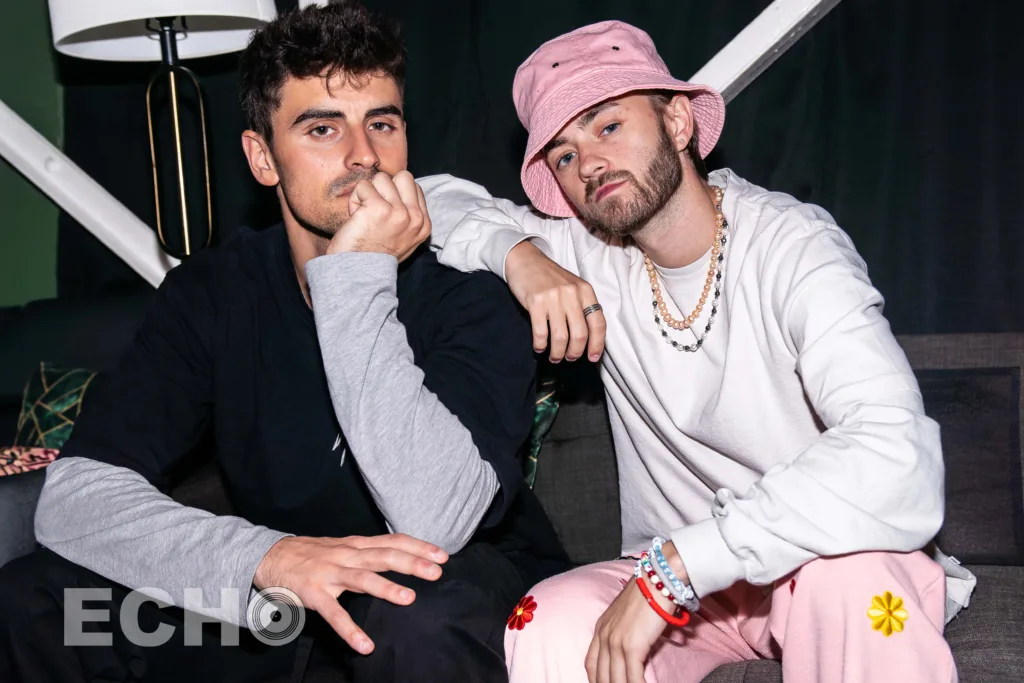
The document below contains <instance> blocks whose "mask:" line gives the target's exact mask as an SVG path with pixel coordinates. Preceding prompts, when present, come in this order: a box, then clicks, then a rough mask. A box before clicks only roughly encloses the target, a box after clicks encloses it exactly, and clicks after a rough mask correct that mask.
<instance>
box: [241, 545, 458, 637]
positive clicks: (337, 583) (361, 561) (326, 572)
mask: <svg viewBox="0 0 1024 683" xmlns="http://www.w3.org/2000/svg"><path fill="white" fill-rule="evenodd" d="M447 560H448V554H447V553H446V552H444V551H443V550H441V549H440V548H438V547H437V546H434V545H431V544H430V543H425V542H423V541H419V540H417V539H415V538H412V537H410V536H406V535H405V534H388V535H386V536H372V537H362V536H350V537H348V538H311V537H307V536H295V537H285V538H282V539H281V540H280V541H278V542H277V543H275V544H274V545H273V546H272V547H271V548H270V550H269V551H268V552H267V554H266V555H265V556H264V558H263V561H262V562H260V566H259V567H258V568H257V569H256V575H255V577H254V578H253V585H255V586H256V588H258V589H261V590H262V589H264V588H267V587H269V586H281V587H283V588H288V589H290V590H292V591H294V592H295V594H296V595H298V596H299V599H300V600H302V604H303V606H305V607H306V608H308V609H312V610H316V611H317V612H319V613H320V616H322V617H323V618H324V620H325V621H326V622H327V623H329V624H330V625H331V627H332V628H333V629H334V630H335V631H336V632H337V633H338V635H339V636H341V637H342V639H343V640H344V641H345V642H346V643H348V644H349V645H351V646H352V648H353V649H354V650H355V651H356V652H360V653H362V654H364V655H365V654H369V653H370V652H372V651H373V641H372V640H370V639H369V638H368V637H367V635H366V633H365V632H363V630H362V629H361V628H359V627H358V626H356V624H355V622H354V621H352V618H351V617H350V616H349V615H348V612H346V611H345V610H344V609H342V607H341V605H340V604H338V596H340V595H341V594H342V593H343V592H345V591H352V592H355V593H366V594H367V595H372V596H374V597H378V598H380V599H382V600H387V601H388V602H393V603H395V604H396V605H408V604H410V603H412V602H413V600H415V599H416V595H415V593H414V592H413V591H412V590H410V589H408V588H405V587H403V586H399V585H398V584H396V583H394V582H393V581H389V580H387V579H385V578H384V577H383V576H380V574H378V572H384V571H395V572H400V573H402V574H408V575H410V576H418V577H420V578H421V579H426V580H427V581H435V580H437V579H438V578H440V576H441V567H440V566H439V565H440V564H442V563H444V562H446V561H447Z"/></svg>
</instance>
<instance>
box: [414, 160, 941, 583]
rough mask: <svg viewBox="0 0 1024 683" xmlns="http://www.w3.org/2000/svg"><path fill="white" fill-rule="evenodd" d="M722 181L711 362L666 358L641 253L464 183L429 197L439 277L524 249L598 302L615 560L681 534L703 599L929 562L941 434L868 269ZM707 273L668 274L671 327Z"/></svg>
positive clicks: (846, 250)
mask: <svg viewBox="0 0 1024 683" xmlns="http://www.w3.org/2000/svg"><path fill="white" fill-rule="evenodd" d="M711 183H712V184H714V185H717V186H719V187H721V188H723V189H724V190H725V194H724V199H723V202H722V209H723V212H724V213H725V217H726V220H727V222H728V225H729V231H728V233H727V235H728V239H727V242H726V245H725V261H724V275H723V279H722V282H723V283H724V284H723V288H722V296H721V300H720V302H719V310H718V315H717V318H716V320H715V323H714V325H713V327H712V328H711V331H710V333H709V334H708V337H707V340H706V341H705V342H704V345H703V348H701V349H699V350H698V351H697V352H696V353H689V352H680V351H677V350H675V349H674V348H673V347H672V346H670V345H669V344H666V343H665V340H664V339H663V337H662V334H661V332H660V330H659V328H658V326H657V324H656V323H655V320H654V309H653V307H652V293H651V287H650V282H649V279H648V276H647V272H646V269H645V268H644V263H643V255H642V254H641V253H640V251H639V250H638V249H637V248H636V247H635V246H633V245H632V244H631V243H628V242H627V243H626V244H625V245H624V244H623V242H622V241H621V240H617V239H612V240H608V239H602V238H599V237H598V236H595V235H593V234H591V233H590V232H589V231H588V230H587V229H586V228H585V227H584V226H583V225H582V224H581V223H580V222H579V221H578V220H576V219H575V218H571V219H549V218H545V217H542V216H541V215H539V214H537V213H534V212H532V211H531V210H530V209H528V208H527V207H521V206H516V205H514V204H512V203H511V202H509V201H507V200H501V199H494V198H492V197H491V196H490V194H488V193H487V191H486V190H485V189H484V188H482V187H480V186H478V185H475V184H473V183H470V182H467V181H464V180H459V179H456V178H452V177H450V176H433V177H430V178H427V179H423V180H421V181H420V184H421V185H422V186H423V188H424V190H425V191H426V196H427V204H428V210H429V212H430V215H431V218H432V219H433V224H434V226H435V230H437V229H438V227H440V226H443V229H448V228H452V229H451V230H450V232H447V233H445V232H443V231H442V232H436V233H435V235H434V238H433V239H434V242H435V245H437V246H438V247H443V250H442V251H441V253H440V259H441V261H442V262H443V263H445V264H447V265H449V266H452V267H455V268H457V269H460V270H481V269H488V270H491V271H492V272H494V273H497V274H499V275H502V274H503V273H504V263H505V257H506V255H507V254H508V251H509V250H510V249H511V248H512V247H513V246H514V245H515V244H517V243H518V242H520V241H522V240H523V239H525V238H526V237H524V233H525V234H526V235H529V236H533V237H534V238H535V244H537V246H538V247H540V248H542V249H544V250H545V252H546V253H547V254H548V255H549V256H550V257H551V258H553V259H554V260H555V261H556V262H557V263H558V264H560V265H561V266H563V267H564V268H566V269H568V270H570V271H572V272H573V273H575V274H577V275H579V276H580V277H582V278H583V279H585V280H587V281H588V282H590V284H591V285H592V286H593V288H594V290H595V291H596V293H597V297H598V300H599V301H600V302H601V304H602V305H603V306H604V313H605V315H606V317H607V320H608V332H607V338H606V351H605V354H604V357H603V359H602V362H601V374H602V378H603V380H604V386H605V391H606V392H607V396H608V411H609V415H610V418H611V426H612V434H613V437H614V441H615V451H616V456H617V459H618V466H619V484H620V495H621V502H622V552H623V554H635V553H637V552H639V551H640V550H642V549H645V548H647V547H649V545H650V542H651V538H652V537H653V536H655V535H659V534H660V535H665V534H668V533H670V534H671V538H672V540H673V541H674V542H675V546H676V548H677V550H678V551H679V554H680V556H681V557H682V560H683V562H684V564H685V566H686V569H687V572H688V573H689V576H690V580H691V582H692V584H693V587H694V590H695V591H696V592H697V594H698V595H709V594H711V593H714V592H716V591H719V590H722V589H725V588H728V587H729V586H731V585H732V584H733V583H735V582H736V581H738V580H741V579H742V580H746V581H749V582H750V583H753V584H757V585H766V584H770V583H772V582H773V581H775V580H777V579H779V578H781V577H783V576H785V575H786V574H789V573H790V572H792V571H793V570H795V569H797V568H798V567H800V566H801V565H803V564H804V563H806V562H808V561H809V560H812V559H814V558H815V557H818V556H831V555H840V554H844V553H850V552H857V551H865V550H894V551H912V550H917V549H919V548H921V547H923V546H924V545H925V544H926V543H928V541H930V540H931V539H932V537H933V536H934V535H935V534H936V533H937V531H938V529H939V528H940V526H941V525H942V516H943V509H944V502H943V463H942V451H941V446H940V443H939V428H938V425H937V424H936V423H935V422H934V421H932V420H931V419H929V418H928V417H926V416H925V414H924V407H923V404H922V400H921V394H920V390H919V388H918V385H917V381H916V380H915V378H914V375H913V372H912V371H911V369H910V365H909V363H908V362H907V360H906V357H905V355H904V353H903V351H902V350H901V349H900V347H899V345H898V344H897V343H896V340H895V339H894V338H893V335H892V333H891V332H890V329H889V324H888V322H887V321H886V319H885V318H884V317H883V316H882V305H883V300H882V296H881V295H880V294H879V293H878V291H877V290H876V289H875V288H874V287H872V285H871V282H870V280H869V279H868V275H867V269H866V266H865V264H864V262H863V260H862V259H861V258H860V256H859V255H858V254H857V251H856V250H855V249H854V246H853V243H852V242H851V241H850V238H849V237H848V236H847V235H846V234H845V233H844V232H843V231H842V230H840V229H839V227H837V226H836V224H835V222H834V221H833V219H832V217H831V216H830V215H829V214H828V213H827V212H825V211H824V210H822V209H821V208H819V207H817V206H813V205H810V204H802V203H800V202H798V201H796V200H795V199H793V198H792V197H790V196H788V195H785V194H780V193H775V192H768V191H766V190H764V189H762V188H760V187H756V186H754V185H752V184H750V183H748V182H746V181H744V180H743V179H741V178H739V177H738V176H736V175H735V174H734V173H732V172H731V171H728V170H722V171H716V172H714V173H712V174H711ZM453 226H454V227H453ZM708 258H710V255H709V256H708V257H706V258H702V259H700V260H699V261H697V262H696V263H694V264H692V265H690V266H686V267H684V268H680V269H676V270H674V271H662V275H663V276H664V281H665V284H664V285H663V291H664V292H666V293H667V294H669V295H670V299H671V301H670V302H669V310H670V311H671V312H673V314H674V315H675V317H677V318H679V317H682V316H683V315H685V314H688V313H689V312H690V311H691V310H692V309H693V308H694V306H695V305H696V303H697V300H698V298H699V296H700V292H701V290H702V288H703V286H704V279H705V277H706V273H707V264H708ZM713 293H714V290H712V296H713ZM680 309H682V311H680ZM710 313H711V296H709V298H708V303H707V304H706V306H705V309H704V313H703V315H702V317H701V319H700V321H699V322H698V323H695V324H694V325H693V330H694V331H689V330H688V331H686V332H674V331H673V332H674V338H675V339H677V340H678V341H679V342H680V344H682V343H687V344H690V343H693V342H694V341H695V340H696V338H697V336H698V334H699V333H700V332H702V331H703V330H704V327H705V325H706V323H707V319H708V316H709V315H710ZM695 332H696V333H698V334H695ZM579 362H586V361H579Z"/></svg>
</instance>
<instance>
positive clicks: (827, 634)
mask: <svg viewBox="0 0 1024 683" xmlns="http://www.w3.org/2000/svg"><path fill="white" fill-rule="evenodd" d="M945 596H946V583H945V575H944V572H943V570H942V568H941V567H940V566H939V565H938V564H936V563H935V562H933V561H932V560H931V559H930V558H928V557H927V556H926V555H925V554H924V553H920V552H915V553H882V552H877V553H857V554H853V555H845V556H843V557H834V558H822V559H819V560H814V561H813V562H809V563H808V564H806V565H804V566H803V567H802V568H801V569H800V570H798V571H797V572H796V573H795V575H794V576H793V577H792V578H790V579H787V580H784V581H780V582H778V584H777V585H776V587H775V591H774V596H773V605H772V613H771V632H772V635H773V636H774V637H775V640H776V641H777V642H778V643H779V644H780V645H781V646H782V653H783V655H782V669H783V677H784V678H785V679H786V682H787V683H804V682H806V683H810V682H811V681H840V680H841V681H850V682H856V681H865V682H866V681H934V682H935V683H948V682H950V681H956V680H957V673H956V665H955V663H954V661H953V655H952V653H951V652H950V649H949V645H948V644H947V643H946V641H945V639H944V638H943V636H942V629H943V626H944V606H945Z"/></svg>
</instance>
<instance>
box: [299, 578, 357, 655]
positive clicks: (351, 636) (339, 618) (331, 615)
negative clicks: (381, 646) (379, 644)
mask: <svg viewBox="0 0 1024 683" xmlns="http://www.w3.org/2000/svg"><path fill="white" fill-rule="evenodd" d="M307 607H309V608H310V609H313V610H316V611H317V612H318V613H319V614H320V616H321V617H323V618H324V621H326V622H327V623H328V624H330V625H331V628H333V629H334V631H335V633H337V634H338V635H339V636H341V639H342V640H344V641H345V642H346V643H348V644H349V645H350V646H351V647H352V649H353V650H355V651H356V652H358V653H360V654H364V655H368V654H370V653H371V652H373V641H372V640H370V637H369V636H367V635H366V633H365V632H364V631H363V629H361V628H359V627H358V626H356V622H354V621H352V617H350V616H349V615H348V612H346V611H345V610H344V609H342V607H341V605H340V604H338V600H337V599H336V598H333V597H331V596H330V595H329V594H326V593H325V594H324V595H323V597H322V598H320V599H318V600H317V603H316V604H312V603H308V604H307Z"/></svg>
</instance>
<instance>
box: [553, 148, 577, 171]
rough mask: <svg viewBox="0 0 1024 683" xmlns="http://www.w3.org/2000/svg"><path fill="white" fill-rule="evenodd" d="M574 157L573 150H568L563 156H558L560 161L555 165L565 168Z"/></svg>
mask: <svg viewBox="0 0 1024 683" xmlns="http://www.w3.org/2000/svg"><path fill="white" fill-rule="evenodd" d="M572 158H573V153H572V152H566V153H565V154H563V155H562V156H560V157H558V161H556V162H555V167H556V168H565V167H566V166H568V165H569V163H570V162H571V161H572Z"/></svg>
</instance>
